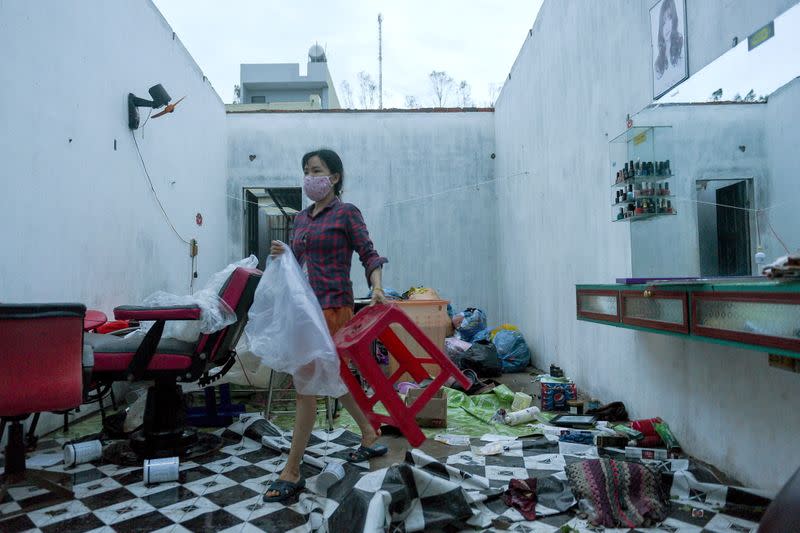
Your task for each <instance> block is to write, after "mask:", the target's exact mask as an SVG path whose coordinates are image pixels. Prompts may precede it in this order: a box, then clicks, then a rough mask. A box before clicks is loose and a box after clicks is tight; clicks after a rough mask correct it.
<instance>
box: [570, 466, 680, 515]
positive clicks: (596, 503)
mask: <svg viewBox="0 0 800 533" xmlns="http://www.w3.org/2000/svg"><path fill="white" fill-rule="evenodd" d="M565 470H566V473H567V478H568V479H569V483H570V487H571V488H572V492H573V493H574V494H575V497H576V498H578V500H587V501H588V505H581V508H583V509H590V516H589V520H590V521H591V522H592V524H594V525H595V526H604V527H609V528H612V527H614V528H618V527H625V528H631V529H632V528H638V527H651V526H654V525H655V524H657V523H659V522H661V521H663V520H664V519H665V518H666V517H667V512H668V510H669V500H668V499H667V497H666V495H665V494H664V491H663V490H662V488H661V483H660V480H659V478H658V477H657V474H656V473H655V472H653V471H652V470H650V469H649V468H648V467H647V466H645V465H643V464H639V463H631V462H627V461H615V460H614V459H607V458H601V459H589V460H586V461H581V462H579V463H573V464H570V465H567V467H566V469H565Z"/></svg>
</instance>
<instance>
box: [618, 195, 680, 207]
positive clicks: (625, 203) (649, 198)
mask: <svg viewBox="0 0 800 533" xmlns="http://www.w3.org/2000/svg"><path fill="white" fill-rule="evenodd" d="M662 198H675V195H673V194H654V195H653V196H636V197H634V198H633V199H632V200H625V201H624V202H620V203H618V204H611V207H626V206H627V205H628V204H630V203H632V202H635V201H636V200H660V199H662Z"/></svg>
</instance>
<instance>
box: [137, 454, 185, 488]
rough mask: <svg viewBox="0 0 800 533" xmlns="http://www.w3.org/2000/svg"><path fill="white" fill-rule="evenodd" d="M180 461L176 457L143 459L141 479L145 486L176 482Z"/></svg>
mask: <svg viewBox="0 0 800 533" xmlns="http://www.w3.org/2000/svg"><path fill="white" fill-rule="evenodd" d="M179 470H180V460H179V459H178V458H177V457H166V458H164V459H145V460H144V470H143V472H142V478H143V480H144V484H145V485H152V484H154V483H167V482H170V481H178V471H179Z"/></svg>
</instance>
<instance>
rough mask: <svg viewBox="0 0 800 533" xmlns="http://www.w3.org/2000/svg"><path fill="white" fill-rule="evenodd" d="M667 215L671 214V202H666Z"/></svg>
mask: <svg viewBox="0 0 800 533" xmlns="http://www.w3.org/2000/svg"><path fill="white" fill-rule="evenodd" d="M667 213H672V202H671V201H670V200H667Z"/></svg>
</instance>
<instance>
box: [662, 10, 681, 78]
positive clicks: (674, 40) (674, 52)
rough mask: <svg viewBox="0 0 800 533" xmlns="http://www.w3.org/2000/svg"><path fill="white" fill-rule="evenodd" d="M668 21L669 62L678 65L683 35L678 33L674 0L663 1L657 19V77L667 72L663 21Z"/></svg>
mask: <svg viewBox="0 0 800 533" xmlns="http://www.w3.org/2000/svg"><path fill="white" fill-rule="evenodd" d="M665 18H668V19H669V24H670V26H672V34H671V36H670V39H669V62H670V63H672V65H673V66H674V65H676V64H677V63H678V59H680V57H681V51H682V50H683V35H681V34H680V32H679V31H678V7H677V6H676V5H675V0H664V3H663V4H661V10H660V13H659V17H658V58H656V64H655V67H656V73H657V74H658V76H659V77H661V75H663V74H664V71H665V70H667V41H666V39H665V38H664V33H663V29H662V28H664V19H665Z"/></svg>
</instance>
